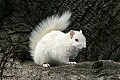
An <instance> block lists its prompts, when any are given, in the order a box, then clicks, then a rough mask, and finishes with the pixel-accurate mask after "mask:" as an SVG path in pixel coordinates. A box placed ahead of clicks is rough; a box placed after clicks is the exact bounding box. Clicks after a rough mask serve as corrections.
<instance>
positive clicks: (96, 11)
mask: <svg viewBox="0 0 120 80" xmlns="http://www.w3.org/2000/svg"><path fill="white" fill-rule="evenodd" d="M67 10H70V11H71V12H72V17H71V24H70V26H69V27H68V28H67V29H66V30H65V31H64V32H68V31H69V30H71V29H73V30H80V29H82V30H83V34H84V35H85V36H86V39H87V48H86V49H83V50H81V51H80V52H79V54H78V56H77V57H76V58H75V60H76V61H77V62H81V61H96V60H109V59H110V60H114V61H120V0H1V1H0V65H1V67H2V66H4V64H5V62H6V61H8V60H9V59H11V58H13V59H20V60H22V61H24V60H31V57H30V55H29V54H30V53H29V52H28V51H29V46H28V45H29V35H30V32H31V31H32V30H33V29H34V27H35V26H36V25H37V24H38V23H39V22H40V21H42V20H43V19H45V18H46V17H47V16H51V15H53V14H56V13H59V14H61V13H63V12H64V11H67Z"/></svg>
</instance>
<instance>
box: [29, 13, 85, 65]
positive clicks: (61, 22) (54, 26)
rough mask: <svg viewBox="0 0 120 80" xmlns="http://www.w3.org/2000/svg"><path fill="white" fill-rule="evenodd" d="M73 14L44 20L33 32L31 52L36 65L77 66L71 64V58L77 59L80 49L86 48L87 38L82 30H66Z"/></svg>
mask: <svg viewBox="0 0 120 80" xmlns="http://www.w3.org/2000/svg"><path fill="white" fill-rule="evenodd" d="M70 16H71V13H70V12H69V11H66V12H64V13H63V14H62V16H59V15H53V16H52V17H48V18H47V19H45V20H43V21H42V22H41V23H39V25H38V26H37V27H36V28H35V30H33V31H32V33H31V36H30V49H31V50H30V52H31V56H32V57H33V60H34V62H35V63H36V64H38V65H42V66H43V67H50V65H61V64H75V63H76V62H69V59H70V58H75V57H76V55H77V54H78V51H79V49H82V48H85V47H86V38H85V36H84V35H83V34H82V30H80V31H74V30H70V31H69V32H68V33H63V32H61V31H63V30H65V29H66V28H67V27H68V25H69V24H70V21H69V18H70Z"/></svg>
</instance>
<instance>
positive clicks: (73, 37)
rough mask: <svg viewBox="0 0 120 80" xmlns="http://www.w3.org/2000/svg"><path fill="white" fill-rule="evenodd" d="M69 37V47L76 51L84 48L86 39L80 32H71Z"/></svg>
mask: <svg viewBox="0 0 120 80" xmlns="http://www.w3.org/2000/svg"><path fill="white" fill-rule="evenodd" d="M69 35H70V39H69V40H70V43H71V45H73V46H74V47H76V48H77V49H82V48H86V38H85V36H84V35H83V34H82V30H80V31H74V30H71V31H70V32H69Z"/></svg>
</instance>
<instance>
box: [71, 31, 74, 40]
mask: <svg viewBox="0 0 120 80" xmlns="http://www.w3.org/2000/svg"><path fill="white" fill-rule="evenodd" d="M73 35H75V32H74V30H70V37H71V39H72V38H73Z"/></svg>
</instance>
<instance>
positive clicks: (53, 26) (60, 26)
mask: <svg viewBox="0 0 120 80" xmlns="http://www.w3.org/2000/svg"><path fill="white" fill-rule="evenodd" d="M70 16H71V13H70V12H69V11H66V12H65V13H64V14H63V15H62V16H58V15H53V16H52V17H48V18H47V19H45V20H43V21H42V22H41V23H39V25H38V26H37V27H36V28H35V30H33V31H32V33H31V36H30V38H29V39H30V52H31V56H34V52H35V48H36V45H37V43H38V42H39V41H40V40H41V39H42V37H44V35H45V34H47V33H49V32H51V31H53V30H58V31H63V30H65V29H66V28H67V27H68V25H69V24H70V21H69V18H70Z"/></svg>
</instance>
